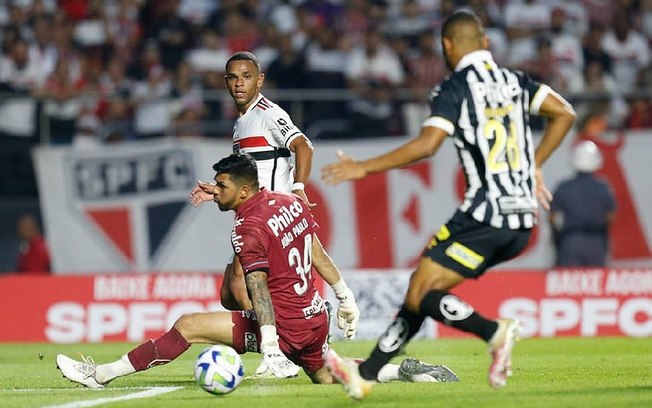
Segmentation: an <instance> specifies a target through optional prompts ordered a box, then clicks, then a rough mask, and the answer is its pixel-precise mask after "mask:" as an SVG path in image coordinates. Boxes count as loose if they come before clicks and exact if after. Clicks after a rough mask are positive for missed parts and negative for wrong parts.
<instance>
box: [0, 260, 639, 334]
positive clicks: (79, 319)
mask: <svg viewBox="0 0 652 408" xmlns="http://www.w3.org/2000/svg"><path fill="white" fill-rule="evenodd" d="M393 272H394V271H393ZM402 274H405V275H409V272H403V273H402ZM402 274H399V276H401V275H402ZM345 275H346V276H347V280H349V283H350V285H351V288H352V289H353V291H354V292H355V293H356V297H359V304H360V305H361V314H362V319H363V321H364V319H365V316H368V318H369V316H372V315H373V313H372V311H371V310H366V309H365V308H371V307H373V308H374V309H375V311H377V310H378V307H377V306H379V305H383V307H384V309H385V311H384V312H383V313H385V314H386V315H387V316H376V317H373V318H374V319H378V320H379V323H378V325H380V326H382V327H385V325H386V322H385V321H386V320H387V319H391V316H392V313H395V311H396V306H395V305H391V304H388V300H387V298H386V296H383V295H379V294H381V293H382V291H383V288H382V287H378V286H373V287H370V285H365V281H367V280H368V281H369V282H368V283H372V282H375V281H373V280H371V274H365V273H364V272H363V271H356V272H355V273H348V274H346V273H345ZM389 275H390V274H388V276H389ZM393 275H396V273H394V274H393ZM375 276H376V277H377V276H378V274H375ZM221 281H222V277H221V275H214V274H194V273H193V274H170V273H165V274H112V275H95V276H61V277H59V276H56V277H50V276H45V277H40V276H34V277H31V276H16V275H10V276H3V277H0V293H2V297H0V307H1V308H2V310H3V311H4V312H5V314H4V317H3V319H2V320H0V342H41V341H47V342H53V343H77V342H105V341H133V342H136V341H143V340H145V339H148V338H151V337H156V336H158V335H159V334H161V333H162V332H164V331H165V330H167V329H168V328H170V327H171V326H172V324H173V323H174V322H175V320H176V319H177V318H178V317H179V316H181V315H182V314H184V313H189V312H198V311H215V310H222V307H221V304H220V302H219V288H220V285H221ZM400 281H401V282H406V281H407V279H401V280H400ZM387 282H388V285H389V284H390V282H394V281H392V280H387ZM375 285H376V284H375ZM392 285H393V286H392V290H393V291H394V292H396V291H401V296H402V293H404V290H405V288H399V287H396V286H397V285H395V284H394V283H392ZM398 286H401V285H400V284H399V285H398ZM454 292H455V293H456V294H458V295H460V296H461V297H462V298H463V299H464V300H466V301H467V302H469V303H470V304H472V305H473V306H474V307H475V308H476V309H477V310H478V311H479V312H481V313H482V314H483V315H486V316H488V317H494V316H504V317H513V318H518V319H519V320H520V321H521V323H522V325H523V327H524V333H523V334H524V336H526V337H531V336H542V337H548V336H633V337H641V336H651V335H652V269H582V270H551V271H527V270H525V271H503V272H489V273H488V274H486V275H485V276H483V277H482V278H481V279H480V280H479V281H467V282H465V283H463V284H462V285H461V286H460V287H459V288H458V289H457V290H455V291H454ZM374 294H376V295H374ZM374 296H375V297H376V298H375V299H374ZM401 296H398V297H397V299H399V300H398V301H400V298H401ZM380 320H383V321H382V322H380ZM378 325H376V326H378ZM360 334H361V335H362V336H358V338H364V337H365V335H364V333H363V332H361V333H360ZM369 335H370V336H371V333H370V334H369ZM455 335H459V333H458V332H455V331H453V330H451V329H450V328H448V327H444V326H442V325H439V327H438V329H437V330H436V333H432V334H429V337H433V336H439V337H449V336H455Z"/></svg>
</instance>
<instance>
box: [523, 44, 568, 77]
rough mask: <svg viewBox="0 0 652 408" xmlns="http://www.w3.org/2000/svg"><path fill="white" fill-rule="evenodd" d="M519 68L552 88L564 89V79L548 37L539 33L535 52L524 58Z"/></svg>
mask: <svg viewBox="0 0 652 408" xmlns="http://www.w3.org/2000/svg"><path fill="white" fill-rule="evenodd" d="M520 68H521V69H522V70H523V71H525V72H527V73H528V74H530V76H531V77H532V78H534V79H536V80H537V81H540V82H544V83H546V84H549V85H550V86H551V87H553V88H554V89H566V86H567V84H566V79H565V78H564V76H563V75H562V74H561V72H560V69H559V61H558V60H557V58H555V55H554V54H553V51H552V42H551V40H550V38H549V37H547V36H545V35H541V36H539V37H537V39H536V53H535V54H534V57H533V58H531V59H528V60H526V61H525V62H524V63H522V64H521V65H520Z"/></svg>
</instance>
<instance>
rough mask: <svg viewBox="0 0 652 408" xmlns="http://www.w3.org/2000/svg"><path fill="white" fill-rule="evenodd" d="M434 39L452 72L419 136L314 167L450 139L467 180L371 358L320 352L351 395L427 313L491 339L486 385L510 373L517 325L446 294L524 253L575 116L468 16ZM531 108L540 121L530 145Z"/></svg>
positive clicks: (429, 147)
mask: <svg viewBox="0 0 652 408" xmlns="http://www.w3.org/2000/svg"><path fill="white" fill-rule="evenodd" d="M442 45H443V49H444V54H445V57H446V61H447V63H448V65H449V67H450V68H451V69H452V70H453V73H452V74H451V75H450V76H449V77H447V78H446V79H445V80H444V81H443V82H442V83H441V84H440V85H439V86H437V87H436V88H435V89H434V90H433V92H432V94H431V98H430V108H431V115H430V117H429V118H427V119H426V120H425V121H424V122H423V125H422V128H421V132H420V134H419V136H418V137H417V138H415V139H413V140H411V141H409V142H407V143H406V144H404V145H403V146H401V147H399V148H397V149H395V150H393V151H391V152H389V153H386V154H384V155H381V156H378V157H374V158H371V159H368V160H364V161H355V160H353V159H352V158H350V157H347V156H345V155H344V154H343V153H341V152H340V153H339V156H340V159H341V161H340V162H338V163H333V164H329V165H327V166H325V167H324V168H323V169H322V178H323V179H324V181H326V182H327V183H330V184H337V183H340V182H342V181H345V180H356V179H361V178H363V177H365V176H367V175H368V174H371V173H377V172H381V171H386V170H389V169H394V168H398V167H402V166H405V165H408V164H410V163H414V162H416V161H418V160H421V159H424V158H426V157H429V156H431V155H433V154H435V152H436V151H437V150H438V149H439V147H440V145H441V144H442V142H443V141H444V139H446V138H447V137H449V136H450V137H451V139H452V141H453V143H454V144H455V147H456V148H457V152H458V156H459V158H460V161H461V163H462V167H463V168H464V172H465V175H466V182H467V185H466V192H465V197H464V202H463V203H462V204H461V205H460V207H459V208H458V210H457V211H456V212H455V214H454V215H453V217H452V218H451V219H450V220H449V221H448V222H447V223H446V224H445V225H444V226H442V227H441V229H440V230H439V231H438V232H437V233H436V234H435V235H433V237H432V239H431V240H430V242H429V243H428V245H427V246H426V248H425V249H424V252H423V255H422V258H421V260H420V262H419V265H418V266H417V269H416V271H415V272H414V273H413V274H412V277H411V279H410V284H409V288H408V292H407V294H406V296H405V302H404V304H403V306H402V308H401V310H400V311H399V313H398V315H397V316H396V319H395V320H394V322H393V323H392V324H391V325H390V326H389V328H388V329H387V331H386V332H385V333H384V334H383V335H382V336H381V337H380V339H379V341H378V345H377V346H376V348H375V349H374V351H373V352H372V354H371V356H370V357H369V359H367V360H366V361H365V362H363V363H362V364H360V365H359V366H357V365H356V364H354V363H352V362H351V361H350V360H347V359H342V358H340V357H339V356H337V354H335V353H334V352H331V353H329V355H328V356H327V358H326V364H327V366H329V367H330V368H331V373H332V374H333V375H334V376H335V377H336V378H338V380H339V381H340V382H341V383H343V384H344V385H345V388H346V390H347V392H348V393H349V395H350V396H352V397H353V398H363V397H364V396H366V395H367V394H368V393H369V392H370V391H371V387H372V385H373V384H374V381H375V380H376V375H377V373H378V370H379V368H380V367H382V366H383V365H384V364H385V363H387V362H388V361H389V360H390V359H391V358H392V357H394V356H395V355H396V354H397V353H398V352H399V351H400V350H401V349H403V347H404V346H405V344H406V343H407V342H408V341H409V340H410V339H411V338H412V337H413V336H414V335H415V334H416V333H417V332H418V331H419V329H420V327H421V325H422V323H423V321H424V319H425V318H426V317H432V318H433V319H435V320H437V321H439V322H442V323H445V324H447V325H450V326H452V327H455V328H457V329H459V330H463V331H466V332H469V333H473V334H475V335H477V336H478V337H480V338H482V339H483V340H485V341H486V342H487V343H488V344H489V345H490V349H491V357H492V362H491V365H490V367H489V375H488V377H489V383H490V385H491V386H492V387H495V388H498V387H501V386H503V385H505V383H506V377H508V376H509V375H511V352H512V347H513V345H514V342H515V340H516V338H517V335H518V332H519V331H520V326H519V325H518V322H516V321H515V320H511V319H497V320H491V319H487V318H485V317H483V316H481V315H480V314H479V313H477V312H476V311H475V310H474V309H473V308H472V307H471V306H470V305H468V304H467V303H465V302H464V301H462V300H461V299H460V298H458V297H457V296H455V295H453V294H452V293H450V292H449V291H450V290H451V289H453V288H454V287H456V286H457V285H458V284H460V283H461V282H462V281H463V280H464V279H465V278H474V279H475V278H478V277H479V276H481V275H482V274H483V273H484V272H485V271H486V270H487V268H490V267H492V266H494V265H496V264H498V263H501V262H504V261H506V260H508V259H510V258H513V257H515V256H517V255H518V254H519V253H521V252H522V251H523V249H524V248H525V246H526V244H527V242H528V239H529V237H530V232H531V229H532V227H533V226H534V224H535V220H536V216H537V199H538V201H539V202H540V204H541V205H542V206H543V207H544V208H545V209H549V203H550V200H551V198H552V197H551V194H550V192H549V191H548V189H547V188H546V186H545V184H544V183H543V176H542V173H541V166H542V165H543V163H544V162H545V161H546V159H547V158H548V157H549V156H550V155H551V154H552V152H553V151H554V150H555V149H556V148H557V146H559V144H560V143H561V141H562V140H563V138H564V137H565V135H566V133H567V132H568V130H569V129H570V128H571V126H572V124H573V122H574V120H575V113H574V111H573V108H572V107H571V106H570V105H569V104H568V103H567V102H566V101H565V100H564V98H562V97H561V96H560V95H558V94H557V93H556V92H554V91H553V90H552V89H551V88H550V87H548V86H547V85H544V84H540V83H537V82H536V81H533V80H532V79H530V78H529V77H528V76H527V75H526V74H524V73H521V72H517V71H512V70H509V69H506V68H502V67H500V66H498V65H497V64H496V63H495V62H494V60H493V58H492V56H491V53H490V52H489V51H487V49H488V46H489V41H488V38H487V36H486V34H485V32H484V27H483V26H482V23H481V22H480V20H479V19H478V17H477V16H476V15H474V14H472V13H470V12H467V11H457V12H455V13H454V14H452V15H451V16H450V17H449V18H448V19H447V20H446V21H445V22H444V24H443V26H442ZM530 115H540V116H544V117H546V118H547V119H548V122H547V125H546V129H545V131H544V134H543V137H542V139H541V141H540V143H539V144H538V146H536V147H535V146H534V142H533V140H532V134H531V130H530V127H529V117H530Z"/></svg>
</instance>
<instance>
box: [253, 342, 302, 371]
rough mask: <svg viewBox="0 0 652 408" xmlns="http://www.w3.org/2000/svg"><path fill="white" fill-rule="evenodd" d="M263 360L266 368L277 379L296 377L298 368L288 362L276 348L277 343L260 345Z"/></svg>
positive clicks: (277, 347)
mask: <svg viewBox="0 0 652 408" xmlns="http://www.w3.org/2000/svg"><path fill="white" fill-rule="evenodd" d="M260 348H261V351H262V353H263V360H264V361H265V363H266V364H267V367H268V368H269V369H270V370H271V371H272V373H273V374H274V375H275V376H276V377H278V378H289V377H296V376H297V375H298V374H299V366H298V365H296V364H294V363H293V362H292V361H290V360H289V359H288V358H287V357H286V356H285V354H283V352H282V351H281V349H280V348H279V346H278V342H276V341H275V342H273V343H268V344H261V345H260Z"/></svg>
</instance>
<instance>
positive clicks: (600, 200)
mask: <svg viewBox="0 0 652 408" xmlns="http://www.w3.org/2000/svg"><path fill="white" fill-rule="evenodd" d="M572 163H573V168H574V169H575V171H576V175H575V176H574V177H573V178H571V179H569V180H566V181H564V182H562V183H561V184H560V185H559V187H558V188H557V190H556V191H555V192H554V195H553V197H554V198H553V201H552V203H551V209H550V219H549V221H550V224H551V226H552V230H553V239H554V244H555V249H556V255H557V256H556V260H555V266H558V267H571V266H598V267H600V266H602V267H603V266H606V265H607V257H608V253H609V226H610V225H611V224H612V223H613V221H614V218H615V210H616V202H615V197H614V195H613V192H612V191H611V188H610V187H609V185H608V184H607V182H606V181H604V180H601V179H599V178H597V177H596V176H595V175H594V173H595V172H596V171H598V170H599V169H600V168H601V167H602V154H601V153H600V150H599V149H598V147H597V146H596V145H595V143H593V142H591V141H588V140H585V141H583V142H580V143H579V144H578V145H577V146H575V148H574V149H573V153H572Z"/></svg>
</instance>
